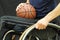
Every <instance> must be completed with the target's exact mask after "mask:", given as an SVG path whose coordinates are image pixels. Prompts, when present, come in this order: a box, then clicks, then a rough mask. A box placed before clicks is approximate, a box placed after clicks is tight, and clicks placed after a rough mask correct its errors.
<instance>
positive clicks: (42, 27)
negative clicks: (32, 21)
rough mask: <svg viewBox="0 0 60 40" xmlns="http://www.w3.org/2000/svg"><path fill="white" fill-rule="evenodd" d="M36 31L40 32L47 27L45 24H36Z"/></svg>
mask: <svg viewBox="0 0 60 40" xmlns="http://www.w3.org/2000/svg"><path fill="white" fill-rule="evenodd" d="M35 26H36V29H38V30H40V29H46V26H45V25H43V24H36V25H35Z"/></svg>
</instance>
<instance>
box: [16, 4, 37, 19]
mask: <svg viewBox="0 0 60 40" xmlns="http://www.w3.org/2000/svg"><path fill="white" fill-rule="evenodd" d="M16 12H17V13H16V14H17V16H18V17H22V18H29V19H34V18H35V17H36V10H35V8H34V7H33V6H32V5H30V4H29V3H23V4H21V5H20V4H19V7H18V8H17V10H16Z"/></svg>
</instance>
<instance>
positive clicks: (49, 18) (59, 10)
mask: <svg viewBox="0 0 60 40" xmlns="http://www.w3.org/2000/svg"><path fill="white" fill-rule="evenodd" d="M59 15H60V3H59V4H58V6H57V7H56V8H55V9H54V10H53V11H51V12H49V13H48V14H47V15H46V16H45V17H44V18H45V19H46V20H47V21H48V22H50V21H52V20H53V19H54V18H56V17H57V16H59Z"/></svg>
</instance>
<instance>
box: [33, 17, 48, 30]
mask: <svg viewBox="0 0 60 40" xmlns="http://www.w3.org/2000/svg"><path fill="white" fill-rule="evenodd" d="M48 23H49V22H48V20H46V19H44V18H43V19H40V20H39V21H37V23H36V24H35V25H34V26H36V29H39V30H40V29H46V27H47V25H48Z"/></svg>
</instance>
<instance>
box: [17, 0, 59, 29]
mask: <svg viewBox="0 0 60 40" xmlns="http://www.w3.org/2000/svg"><path fill="white" fill-rule="evenodd" d="M27 3H30V4H31V5H32V6H34V8H35V9H36V12H37V13H36V14H37V15H36V18H37V19H40V20H38V21H37V23H35V25H34V26H36V29H39V30H40V29H45V28H46V27H47V25H48V23H49V22H50V21H52V20H53V19H54V18H56V17H57V16H58V15H59V13H60V11H59V10H60V3H59V5H58V6H57V3H56V0H52V1H51V0H27ZM23 4H24V3H21V4H20V5H23ZM56 6H57V7H56ZM55 7H56V8H55ZM54 8H55V9H54ZM53 9H54V10H53ZM17 10H19V5H18V6H17V8H16V11H17ZM54 22H55V21H54Z"/></svg>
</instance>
